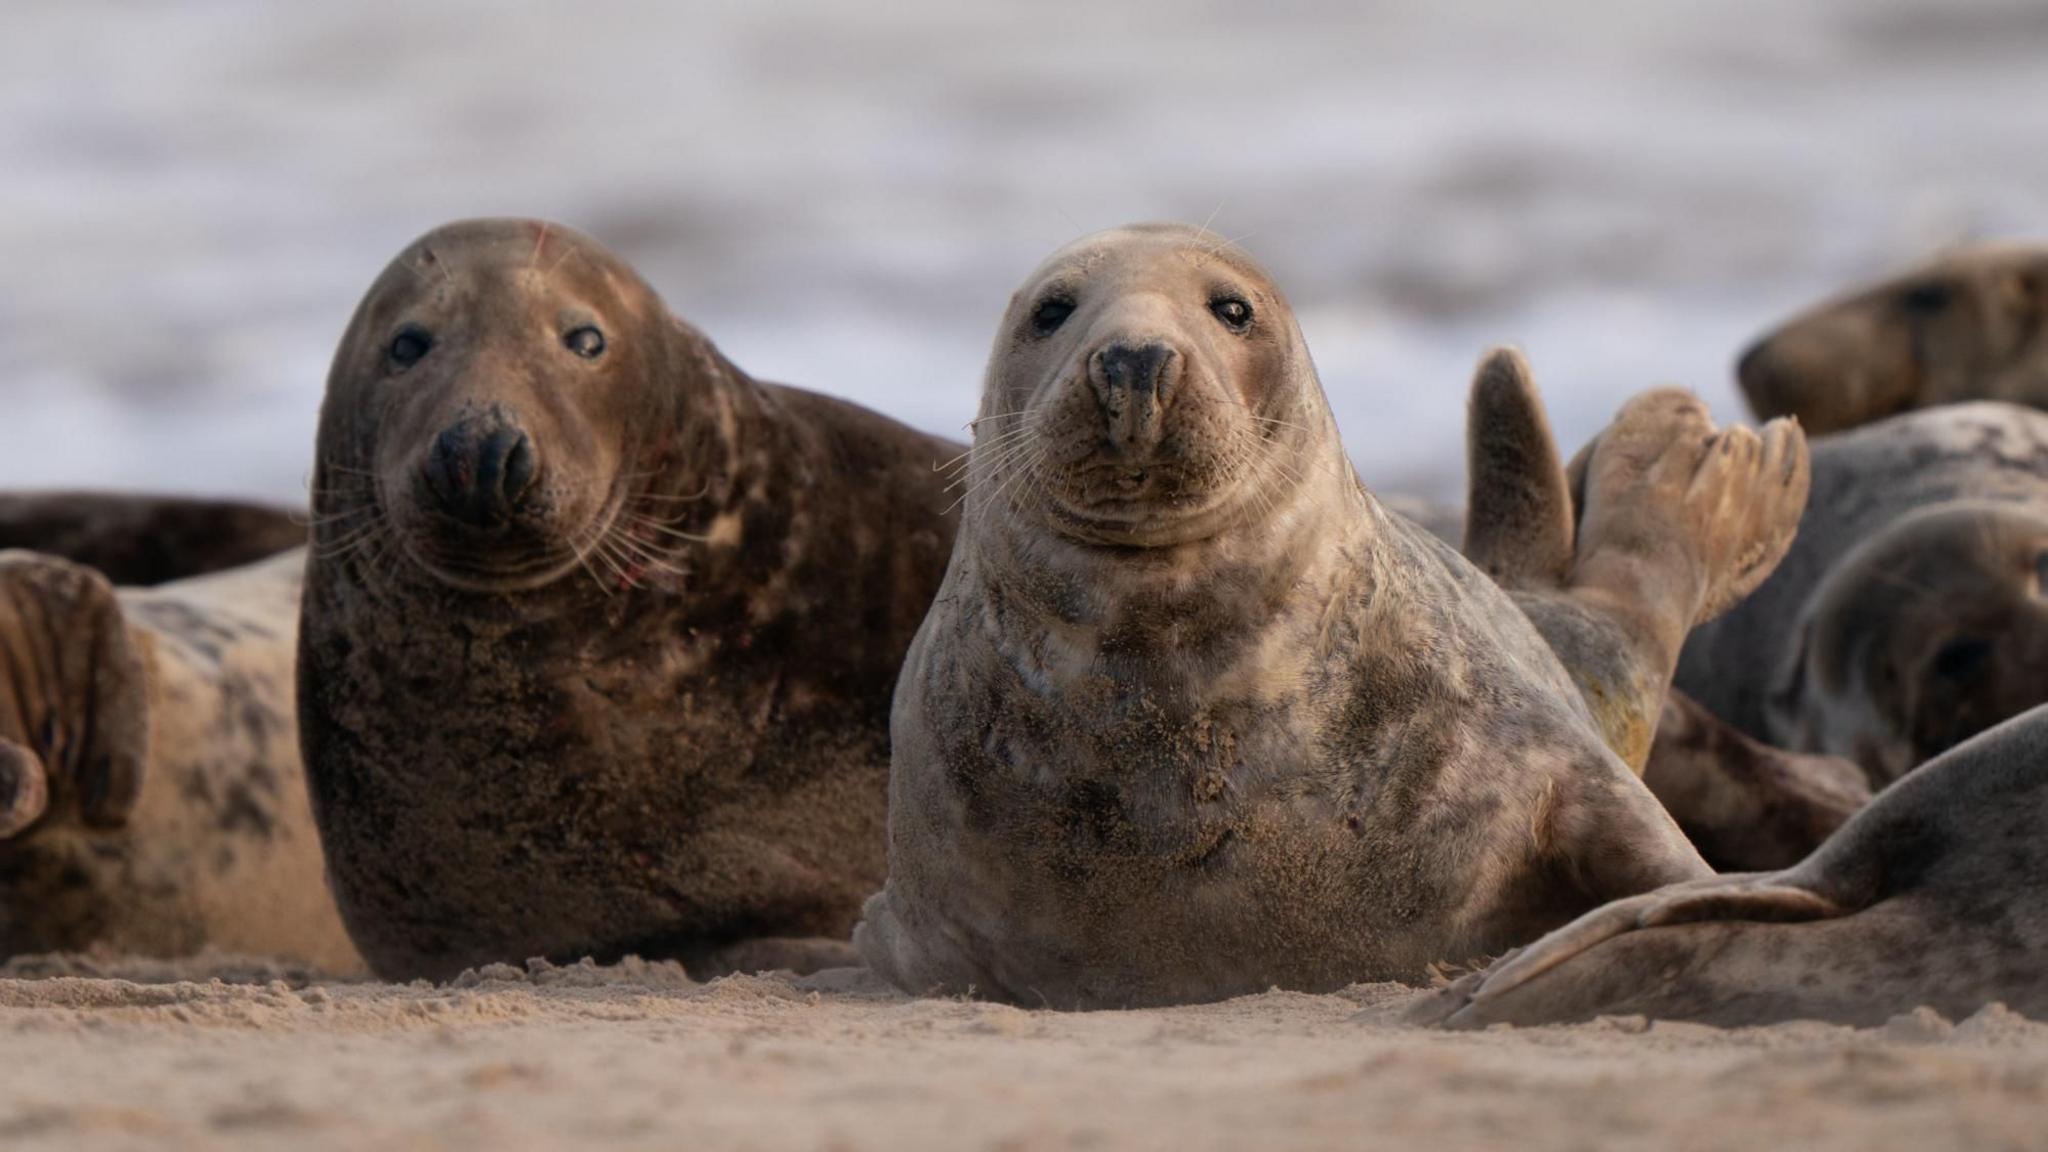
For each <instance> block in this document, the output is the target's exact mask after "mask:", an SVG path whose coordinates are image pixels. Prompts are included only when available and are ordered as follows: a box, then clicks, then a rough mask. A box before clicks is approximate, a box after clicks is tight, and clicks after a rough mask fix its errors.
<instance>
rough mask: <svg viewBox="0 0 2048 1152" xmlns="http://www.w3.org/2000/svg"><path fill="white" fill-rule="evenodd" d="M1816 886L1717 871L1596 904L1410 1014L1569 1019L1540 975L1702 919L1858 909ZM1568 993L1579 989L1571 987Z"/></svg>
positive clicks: (1413, 1018)
mask: <svg viewBox="0 0 2048 1152" xmlns="http://www.w3.org/2000/svg"><path fill="white" fill-rule="evenodd" d="M1856 910H1857V909H1856V908H1855V907H1851V906H1847V905H1845V904H1844V903H1842V902H1840V901H1838V900H1837V899H1835V898H1833V897H1832V896H1831V895H1829V894H1827V893H1823V892H1820V891H1817V890H1815V889H1814V888H1813V887H1811V886H1810V885H1809V884H1808V883H1806V882H1805V880H1804V878H1803V877H1802V876H1801V875H1800V870H1798V869H1793V870H1790V871H1786V872H1764V873H1751V874H1734V875H1727V876H1715V877H1712V878H1710V879H1705V880H1696V881H1692V882H1690V883H1686V884H1676V885H1672V886H1670V887H1668V888H1661V889H1658V890H1656V891H1654V892H1645V893H1643V894H1642V895H1640V896H1633V897H1630V898H1628V899H1626V900H1617V901H1615V902H1613V903H1611V904H1607V905H1604V906H1602V907H1600V908H1596V909H1594V910H1593V911H1591V912H1588V913H1586V914H1585V915H1584V916H1581V917H1579V918H1578V919H1577V920H1574V921H1572V922H1571V923H1570V924H1567V925H1565V926H1564V927H1562V928H1559V929H1557V930H1556V931H1554V932H1552V933H1550V934H1549V935H1547V936H1544V937H1543V938H1542V939H1540V940H1537V941H1536V942H1535V943H1534V944H1531V945H1529V946H1527V947H1525V948H1520V949H1517V950H1515V951H1514V952H1511V953H1508V954H1506V955H1504V956H1502V957H1501V958H1500V959H1499V960H1498V961H1496V962H1495V963H1494V964H1492V965H1491V966H1489V967H1487V968H1485V969H1484V970H1482V971H1479V972H1474V973H1471V974H1469V975H1466V976H1464V977H1461V978H1460V979H1458V980H1457V981H1456V982H1454V983H1453V984H1451V985H1450V986H1448V987H1446V988H1443V989H1441V990H1440V991H1438V992H1437V993H1436V994H1435V995H1433V996H1431V997H1430V998H1428V999H1427V1000H1424V1001H1422V1002H1420V1003H1418V1004H1416V1005H1415V1006H1414V1007H1413V1008H1411V1009H1410V1010H1409V1013H1408V1020H1409V1021H1410V1022H1411V1023H1418V1024H1436V1025H1442V1026H1444V1027H1449V1028H1483V1027H1486V1026H1487V1025H1489V1024H1494V1023H1500V1022H1503V1021H1505V1022H1511V1023H1539V1022H1544V1021H1548V1020H1552V1019H1559V1018H1567V1017H1569V1016H1572V1015H1575V1014H1572V1013H1558V1012H1557V1011H1555V1010H1554V1009H1553V1008H1552V1007H1550V1006H1549V1005H1548V1004H1547V1002H1546V1001H1547V989H1546V987H1545V986H1544V985H1543V984H1539V983H1537V981H1538V978H1539V977H1542V976H1544V975H1545V974H1547V973H1549V972H1552V971H1553V970H1555V969H1557V968H1559V967H1561V966H1563V965H1565V964H1567V963H1570V962H1571V961H1574V960H1578V959H1580V958H1583V957H1585V956H1586V955H1587V954H1588V953H1590V952H1591V951H1592V950H1593V949H1595V948H1597V947H1599V946H1601V945H1603V944H1606V943H1608V942H1610V941H1612V940H1615V939H1616V938H1618V937H1621V936H1625V935H1628V934H1629V933H1633V932H1641V931H1646V930H1649V929H1653V928H1667V927H1674V926H1677V925H1683V924H1699V923H1704V922H1707V921H1747V922H1750V923H1777V924H1788V923H1809V922H1812V921H1817V920H1829V919H1834V918H1836V917H1839V916H1844V915H1847V914H1849V913H1850V912H1853V911H1856ZM1572 991H1573V992H1577V991H1579V989H1573V990H1572Z"/></svg>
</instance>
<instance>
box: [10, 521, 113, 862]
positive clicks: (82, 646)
mask: <svg viewBox="0 0 2048 1152" xmlns="http://www.w3.org/2000/svg"><path fill="white" fill-rule="evenodd" d="M0 655H4V661H0V748H6V747H8V746H10V745H11V750H12V752H13V755H12V756H11V757H10V759H11V760H12V766H11V767H12V771H11V772H9V773H8V775H10V776H11V777H12V784H13V787H12V797H11V800H8V803H9V813H10V814H9V815H8V816H7V817H6V818H5V823H4V826H0V837H4V836H10V835H15V834H19V833H20V832H22V831H23V830H24V829H26V828H27V827H28V826H29V825H30V824H32V823H34V822H35V821H36V819H37V818H39V817H41V816H42V815H43V814H44V809H56V808H62V809H64V810H66V811H75V812H76V813H77V814H78V816H79V818H80V819H81V820H82V821H83V822H84V823H85V824H86V825H87V826H89V827H94V828H113V827H119V826H120V825H122V824H124V823H126V822H127V819H128V816H129V813H130V812H131V811H132V810H133V809H134V806H135V801H136V797H137V795H138V794H139V793H140V791H141V788H142V774H143V772H144V770H145V766H146V762H147V758H148V755H149V682H148V677H147V674H146V673H145V671H144V666H143V654H142V651H141V649H140V646H139V645H138V644H137V642H136V641H135V639H134V638H133V637H132V636H131V635H130V634H129V631H128V625H127V622H126V620H125V619H124V618H123V616H122V614H121V606H120V603H119V602H118V601H117V600H116V599H115V596H114V589H113V587H112V586H111V585H109V584H108V583H107V580H106V578H105V577H103V576H101V575H100V574H99V573H97V572H94V571H92V570H91V569H89V568H85V567H82V566H80V565H77V564H73V563H70V562H69V561H65V560H60V559H57V558H56V557H53V556H43V555H38V554H36V553H32V552H19V551H7V552H0ZM38 794H40V795H41V799H40V800H38V799H37V796H38ZM0 799H7V798H4V797H0Z"/></svg>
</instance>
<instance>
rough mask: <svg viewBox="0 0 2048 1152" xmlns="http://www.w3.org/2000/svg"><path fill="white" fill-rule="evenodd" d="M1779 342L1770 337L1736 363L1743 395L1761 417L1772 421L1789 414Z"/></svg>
mask: <svg viewBox="0 0 2048 1152" xmlns="http://www.w3.org/2000/svg"><path fill="white" fill-rule="evenodd" d="M1776 344H1777V342H1776V341H1775V340H1773V339H1771V338H1770V337H1769V336H1766V337H1764V338H1763V339H1761V340H1758V341H1757V342H1756V343H1754V344H1751V345H1750V346H1749V348H1748V349H1747V350H1745V351H1744V352H1743V353H1742V358H1741V359H1740V360H1737V361H1736V362H1735V380H1736V383H1738V384H1740V385H1741V386H1742V394H1743V395H1744V396H1747V397H1748V398H1749V406H1750V407H1751V408H1753V409H1755V411H1756V414H1757V415H1758V416H1761V417H1764V418H1765V419H1769V418H1771V417H1773V416H1783V415H1785V412H1786V403H1785V397H1783V396H1782V395H1780V394H1779V393H1780V391H1781V390H1780V388H1779V376H1780V375H1781V373H1779V372H1778V371H1777V363H1776V361H1777V356H1776V353H1775V348H1776Z"/></svg>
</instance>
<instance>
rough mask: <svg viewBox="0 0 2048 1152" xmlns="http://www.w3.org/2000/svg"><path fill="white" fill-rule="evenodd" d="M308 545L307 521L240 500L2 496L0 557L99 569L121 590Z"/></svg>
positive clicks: (105, 494)
mask: <svg viewBox="0 0 2048 1152" xmlns="http://www.w3.org/2000/svg"><path fill="white" fill-rule="evenodd" d="M305 543H306V522H305V517H304V516H302V515H301V516H295V515H294V514H292V513H290V512H287V511H286V510H284V509H282V508H272V507H269V506H267V505H263V504H251V503H246V502H243V501H239V500H205V499H197V498H193V497H186V496H152V495H142V494H131V493H113V492H4V493H0V549H4V548H20V549H26V550H28V551H31V552H42V553H46V554H48V555H51V556H60V557H63V558H64V559H66V560H72V561H75V562H77V563H80V564H83V565H85V566H86V567H88V568H92V569H95V570H96V571H98V572H99V573H100V574H101V575H102V576H105V577H106V578H107V579H108V580H110V581H112V582H113V583H114V584H115V585H116V586H117V587H130V586H144V585H152V584H163V583H166V582H168V581H172V580H183V579H186V578H188V577H192V576H201V575H204V574H206V573H208V572H218V571H220V570H221V569H223V568H239V567H241V566H242V565H244V564H249V563H253V562H254V561H257V560H261V559H263V558H264V557H265V556H275V555H276V554H278V553H279V552H286V551H289V550H291V549H293V548H300V547H304V546H305Z"/></svg>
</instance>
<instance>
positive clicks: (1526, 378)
mask: <svg viewBox="0 0 2048 1152" xmlns="http://www.w3.org/2000/svg"><path fill="white" fill-rule="evenodd" d="M1465 455H1466V470H1467V472H1468V474H1469V481H1468V483H1469V491H1468V493H1467V497H1466V502H1467V512H1466V518H1465V556H1466V557H1467V558H1468V559H1470V560H1471V561H1472V562H1473V563H1474V564H1477V565H1478V566H1479V567H1480V568H1481V569H1482V570H1484V571H1485V572H1486V573H1487V575H1489V576H1492V577H1493V578H1494V580H1495V581H1496V582H1498V583H1499V584H1501V585H1502V586H1503V587H1507V588H1519V587H1531V586H1550V587H1556V586H1558V585H1560V584H1562V583H1563V581H1564V579H1565V576H1566V574H1567V573H1568V572H1569V571H1570V569H1571V563H1572V551H1573V548H1574V544H1575V542H1574V540H1573V536H1574V523H1573V514H1572V497H1571V490H1570V488H1569V486H1568V485H1567V482H1566V479H1565V470H1564V465H1563V464H1562V463H1561V462H1560V460H1559V457H1558V453H1557V441H1556V438H1555V437H1553V436H1552V435H1551V432H1550V421H1549V419H1548V417H1546V416H1545V415H1544V412H1543V401H1542V399H1541V397H1539V396H1538V395H1537V393H1536V383H1535V381H1534V379H1533V378H1532V377H1531V375H1530V372H1529V362H1528V361H1527V360H1525V359H1524V358H1523V357H1522V354H1521V353H1520V352H1518V351H1516V350H1515V349H1513V348H1496V349H1494V350H1493V351H1491V352H1489V353H1487V354H1486V356H1485V358H1484V359H1482V360H1481V361H1480V362H1479V369H1478V371H1477V372H1476V373H1475V374H1474V375H1473V377H1472V399H1471V405H1470V409H1469V411H1468V414H1467V418H1466V424H1465Z"/></svg>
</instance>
